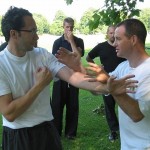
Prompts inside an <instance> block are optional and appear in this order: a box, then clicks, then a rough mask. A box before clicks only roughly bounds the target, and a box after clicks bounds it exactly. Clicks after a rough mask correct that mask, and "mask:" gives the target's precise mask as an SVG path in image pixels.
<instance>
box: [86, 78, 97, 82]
mask: <svg viewBox="0 0 150 150" xmlns="http://www.w3.org/2000/svg"><path fill="white" fill-rule="evenodd" d="M88 82H97V79H95V78H93V79H92V78H90V79H89V80H88Z"/></svg>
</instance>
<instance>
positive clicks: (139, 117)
mask: <svg viewBox="0 0 150 150" xmlns="http://www.w3.org/2000/svg"><path fill="white" fill-rule="evenodd" d="M143 118H144V115H143V114H141V115H138V116H134V117H132V120H133V122H135V123H136V122H139V121H141V120H142V119H143Z"/></svg>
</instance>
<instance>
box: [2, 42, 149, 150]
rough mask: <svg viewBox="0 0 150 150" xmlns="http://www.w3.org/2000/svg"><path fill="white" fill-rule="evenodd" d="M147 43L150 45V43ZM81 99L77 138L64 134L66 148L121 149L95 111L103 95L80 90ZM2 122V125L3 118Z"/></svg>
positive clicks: (101, 117)
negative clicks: (73, 138)
mask: <svg viewBox="0 0 150 150" xmlns="http://www.w3.org/2000/svg"><path fill="white" fill-rule="evenodd" d="M147 45H148V47H150V44H147ZM147 52H148V53H149V54H150V50H147ZM87 53H88V50H87V51H86V52H85V56H86V55H87ZM82 62H83V63H84V65H86V61H85V57H84V58H82ZM96 63H97V64H99V60H98V59H96ZM79 99H80V103H79V105H80V111H79V124H78V132H77V138H76V139H75V140H67V139H65V138H64V136H62V143H63V147H64V150H119V149H120V140H117V141H115V142H114V143H110V142H109V140H108V133H109V129H108V126H107V123H106V119H105V116H104V115H103V114H97V113H93V110H94V109H95V108H97V107H98V106H100V105H101V104H102V103H103V100H102V97H101V96H94V95H92V94H91V93H90V92H88V91H85V90H80V96H79ZM116 111H117V107H116ZM0 124H1V125H2V122H1V119H0ZM1 138H2V127H1V126H0V142H1ZM39 138H40V137H39ZM0 149H1V148H0Z"/></svg>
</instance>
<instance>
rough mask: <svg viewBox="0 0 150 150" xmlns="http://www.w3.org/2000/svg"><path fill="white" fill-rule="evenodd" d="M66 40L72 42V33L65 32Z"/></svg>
mask: <svg viewBox="0 0 150 150" xmlns="http://www.w3.org/2000/svg"><path fill="white" fill-rule="evenodd" d="M66 36H67V39H68V41H69V42H70V43H71V42H72V41H74V39H73V32H72V31H67V33H66Z"/></svg>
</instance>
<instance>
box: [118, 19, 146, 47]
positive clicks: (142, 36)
mask: <svg viewBox="0 0 150 150" xmlns="http://www.w3.org/2000/svg"><path fill="white" fill-rule="evenodd" d="M122 25H123V26H124V27H125V29H126V33H125V35H126V36H127V37H131V36H132V35H136V36H137V37H138V39H139V41H140V42H141V44H143V45H145V40H146V36H147V31H146V27H145V25H144V24H143V23H142V22H141V21H140V20H138V19H133V18H132V19H126V20H124V21H122V22H120V23H119V24H118V25H117V27H119V26H122Z"/></svg>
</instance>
